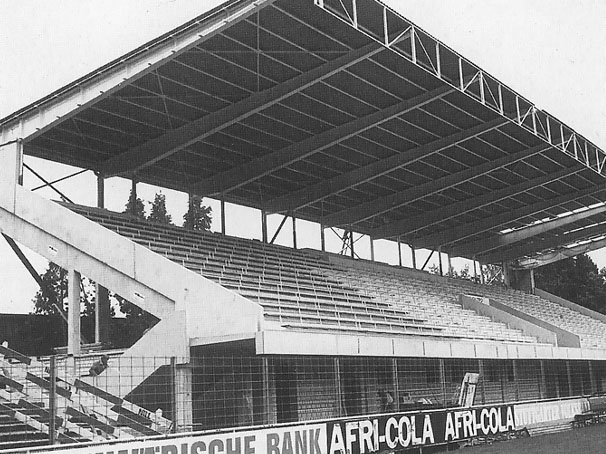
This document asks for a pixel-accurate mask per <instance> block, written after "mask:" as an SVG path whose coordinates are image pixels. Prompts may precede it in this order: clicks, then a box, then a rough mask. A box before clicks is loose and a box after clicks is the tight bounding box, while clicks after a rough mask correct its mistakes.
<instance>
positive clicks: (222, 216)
mask: <svg viewBox="0 0 606 454" xmlns="http://www.w3.org/2000/svg"><path fill="white" fill-rule="evenodd" d="M221 233H222V234H223V235H225V200H223V199H221Z"/></svg>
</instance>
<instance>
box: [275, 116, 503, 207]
mask: <svg viewBox="0 0 606 454" xmlns="http://www.w3.org/2000/svg"><path fill="white" fill-rule="evenodd" d="M505 123H507V120H506V119H503V118H498V119H496V120H493V121H490V122H487V123H484V124H481V125H478V126H475V127H473V128H470V129H467V130H465V131H460V132H457V133H455V134H452V135H450V136H448V137H444V138H441V139H438V140H435V141H433V142H430V143H428V144H425V145H421V146H420V147H417V148H414V149H412V150H408V151H404V152H402V153H398V154H396V155H394V156H389V157H387V158H385V159H381V160H379V161H376V162H373V163H371V164H368V165H366V166H363V167H360V168H358V169H355V170H352V171H350V172H346V173H343V174H341V175H337V176H335V177H333V178H330V179H327V180H323V181H321V182H319V183H316V184H314V185H312V186H309V187H306V188H302V189H300V190H298V191H295V192H293V193H291V194H286V195H284V196H282V197H278V198H276V199H274V200H272V201H271V202H269V205H268V210H269V211H274V212H282V211H289V210H296V209H298V208H301V207H304V206H306V205H309V204H311V203H314V202H317V201H318V200H322V199H323V198H325V197H328V196H329V195H333V194H338V193H339V192H342V191H345V190H347V189H350V188H352V187H354V186H357V185H360V184H363V183H366V182H367V181H370V180H373V179H375V178H377V177H380V176H381V175H385V174H386V173H389V172H391V171H393V170H394V169H396V168H398V167H402V166H405V165H407V164H410V163H411V162H414V161H417V160H419V159H421V158H423V157H425V156H428V155H430V154H432V153H438V152H440V151H442V150H444V149H446V148H449V147H451V146H454V145H456V144H458V143H461V142H464V141H465V140H469V139H471V138H473V137H476V136H479V135H481V134H483V133H485V132H487V131H490V130H493V129H496V128H498V127H500V126H502V125H503V124H505Z"/></svg>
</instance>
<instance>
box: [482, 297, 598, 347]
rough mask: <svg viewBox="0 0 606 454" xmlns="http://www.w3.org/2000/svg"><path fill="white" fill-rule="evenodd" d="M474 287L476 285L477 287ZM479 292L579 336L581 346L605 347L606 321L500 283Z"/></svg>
mask: <svg viewBox="0 0 606 454" xmlns="http://www.w3.org/2000/svg"><path fill="white" fill-rule="evenodd" d="M476 288H477V287H476ZM475 293H481V294H482V296H485V297H488V298H492V299H494V300H495V301H498V302H500V303H502V304H505V305H508V306H510V307H512V308H514V309H517V310H519V311H520V312H524V313H526V314H529V315H532V316H533V317H536V318H538V319H541V320H544V321H546V322H548V323H551V324H552V325H555V326H557V327H560V328H562V329H565V330H566V331H569V332H571V333H573V334H576V335H578V336H579V338H580V340H581V346H582V347H588V348H606V323H604V322H602V321H600V320H598V319H595V318H592V317H589V316H587V315H584V314H581V313H580V312H577V311H574V310H572V309H570V308H568V307H566V306H562V305H561V304H558V303H555V302H552V301H549V300H547V299H545V298H541V297H539V296H535V295H530V294H527V293H523V292H520V291H516V290H507V289H503V288H499V287H495V288H494V289H490V287H488V288H487V289H484V288H483V287H482V292H478V291H476V292H475Z"/></svg>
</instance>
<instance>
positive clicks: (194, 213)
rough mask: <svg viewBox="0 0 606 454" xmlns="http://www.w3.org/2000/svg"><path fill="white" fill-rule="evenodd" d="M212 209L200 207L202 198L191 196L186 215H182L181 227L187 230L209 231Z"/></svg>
mask: <svg viewBox="0 0 606 454" xmlns="http://www.w3.org/2000/svg"><path fill="white" fill-rule="evenodd" d="M211 213H212V208H211V207H207V206H204V205H202V197H200V196H197V195H191V196H190V197H189V203H188V208H187V213H185V214H184V215H183V221H184V222H183V227H185V228H186V229H189V230H209V229H210V226H211V223H212V216H211Z"/></svg>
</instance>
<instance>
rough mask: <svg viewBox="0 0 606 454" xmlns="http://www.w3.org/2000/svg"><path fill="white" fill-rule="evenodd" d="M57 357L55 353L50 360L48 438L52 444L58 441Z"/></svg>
mask: <svg viewBox="0 0 606 454" xmlns="http://www.w3.org/2000/svg"><path fill="white" fill-rule="evenodd" d="M56 359H57V357H56V356H55V355H51V357H50V362H49V369H50V390H49V395H48V413H49V421H48V439H49V443H50V444H51V445H54V444H55V443H56V430H57V429H56V426H57V423H56V420H57V417H56V416H57V405H56V404H57V400H56V391H57V361H56Z"/></svg>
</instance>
